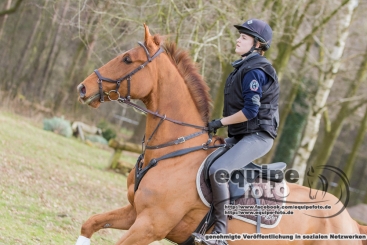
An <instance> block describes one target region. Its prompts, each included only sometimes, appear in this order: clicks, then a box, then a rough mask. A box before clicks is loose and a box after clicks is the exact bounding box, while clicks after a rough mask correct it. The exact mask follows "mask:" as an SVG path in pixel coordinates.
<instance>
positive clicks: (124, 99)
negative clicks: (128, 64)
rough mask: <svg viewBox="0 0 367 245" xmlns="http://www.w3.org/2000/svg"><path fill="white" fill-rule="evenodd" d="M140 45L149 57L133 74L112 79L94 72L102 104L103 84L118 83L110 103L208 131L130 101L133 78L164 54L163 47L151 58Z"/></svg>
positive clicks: (146, 50) (109, 93) (145, 48)
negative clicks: (124, 92) (124, 88)
mask: <svg viewBox="0 0 367 245" xmlns="http://www.w3.org/2000/svg"><path fill="white" fill-rule="evenodd" d="M138 44H139V45H140V46H141V47H142V48H143V49H144V51H145V54H146V55H147V61H145V62H144V63H143V64H142V65H140V66H138V67H137V68H135V69H134V70H133V71H132V72H130V73H128V74H127V75H125V76H123V77H121V78H119V79H116V80H114V79H111V78H107V77H103V76H102V75H101V74H100V73H99V71H98V69H95V70H94V73H95V74H96V75H97V77H98V80H97V83H98V87H99V96H100V99H99V101H100V102H101V103H103V102H104V93H103V88H102V82H109V83H116V88H115V89H113V90H110V91H109V92H108V93H106V94H107V97H108V99H109V100H110V101H117V102H119V103H124V104H127V105H129V106H131V107H133V108H135V109H137V110H139V111H141V112H143V113H145V114H151V115H153V116H156V117H159V118H161V119H163V120H167V121H170V122H172V123H175V124H179V125H181V126H188V127H192V128H196V129H201V130H203V131H208V128H207V127H203V126H199V125H194V124H190V123H185V122H181V121H177V120H174V119H172V118H168V117H166V115H161V114H159V113H158V112H153V111H151V110H148V109H146V108H143V107H141V106H139V105H137V104H135V103H133V102H131V101H130V99H131V96H130V87H131V85H130V83H131V77H132V76H133V75H134V74H136V73H137V72H138V71H140V70H141V69H143V68H144V67H145V66H147V65H148V64H149V63H150V62H152V60H154V59H155V58H157V57H158V55H160V54H161V53H163V52H164V49H163V48H162V47H159V49H158V51H157V52H156V53H155V54H154V55H153V56H151V55H150V53H149V51H148V49H147V47H146V46H145V45H144V43H142V42H138ZM124 80H126V81H127V95H126V97H122V96H121V95H120V93H119V92H118V90H119V88H120V86H121V83H122V82H123V81H124ZM111 93H115V94H117V96H118V98H117V99H112V98H111V96H110V95H111Z"/></svg>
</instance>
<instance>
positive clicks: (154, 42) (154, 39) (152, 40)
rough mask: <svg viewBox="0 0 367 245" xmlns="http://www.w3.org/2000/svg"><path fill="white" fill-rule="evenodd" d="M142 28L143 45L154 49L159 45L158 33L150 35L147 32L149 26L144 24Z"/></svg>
mask: <svg viewBox="0 0 367 245" xmlns="http://www.w3.org/2000/svg"><path fill="white" fill-rule="evenodd" d="M144 30H145V38H144V42H145V45H146V46H147V47H148V48H150V49H154V50H155V49H156V48H157V47H158V46H159V45H160V42H161V40H160V38H159V36H158V35H154V36H152V35H151V34H150V32H149V27H148V26H147V25H146V24H144Z"/></svg>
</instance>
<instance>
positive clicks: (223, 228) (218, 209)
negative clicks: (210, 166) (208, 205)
mask: <svg viewBox="0 0 367 245" xmlns="http://www.w3.org/2000/svg"><path fill="white" fill-rule="evenodd" d="M209 178H210V184H211V186H212V191H213V204H212V205H214V211H213V214H214V216H215V223H214V228H213V231H212V234H227V222H228V217H227V215H225V214H224V205H226V204H229V188H228V184H227V183H217V182H216V181H215V174H213V175H210V176H209ZM193 236H194V238H195V244H200V242H201V244H206V245H226V244H227V242H226V241H224V240H208V241H206V240H205V238H204V236H203V235H201V234H198V233H193Z"/></svg>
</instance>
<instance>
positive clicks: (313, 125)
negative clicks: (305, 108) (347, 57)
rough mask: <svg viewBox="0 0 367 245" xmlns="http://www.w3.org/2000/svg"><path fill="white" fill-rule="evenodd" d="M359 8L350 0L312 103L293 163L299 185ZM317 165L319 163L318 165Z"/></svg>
mask: <svg viewBox="0 0 367 245" xmlns="http://www.w3.org/2000/svg"><path fill="white" fill-rule="evenodd" d="M357 6H358V0H350V1H349V2H348V5H347V12H346V13H345V14H344V15H343V16H342V18H340V26H341V30H340V34H339V36H338V37H337V38H336V43H335V45H334V47H333V49H332V51H331V55H330V63H331V66H330V68H329V70H328V71H326V72H325V74H322V75H321V77H320V82H319V86H318V89H317V92H316V95H315V97H314V100H313V102H312V107H311V112H310V113H309V115H308V119H307V123H306V128H305V131H304V133H303V136H302V140H301V146H300V147H299V149H298V151H297V153H296V157H295V159H294V162H293V169H295V170H296V171H298V173H299V180H300V182H299V183H303V179H304V173H305V170H306V167H307V160H308V159H309V157H310V155H311V151H312V150H313V148H314V146H315V142H316V139H317V135H318V132H319V128H320V121H321V118H322V114H323V111H324V110H325V105H326V101H327V98H328V96H329V94H330V90H331V88H332V86H333V84H334V80H335V76H336V75H337V73H338V70H339V67H340V64H341V57H342V55H343V51H344V48H345V44H346V39H347V37H348V34H349V26H350V23H351V20H352V16H353V13H354V11H355V9H356V8H357ZM316 164H317V163H316Z"/></svg>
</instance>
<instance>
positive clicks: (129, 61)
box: [122, 56, 133, 64]
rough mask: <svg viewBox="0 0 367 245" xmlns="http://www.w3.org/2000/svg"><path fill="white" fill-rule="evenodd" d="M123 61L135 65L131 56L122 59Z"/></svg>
mask: <svg viewBox="0 0 367 245" xmlns="http://www.w3.org/2000/svg"><path fill="white" fill-rule="evenodd" d="M122 61H123V62H125V63H126V64H131V63H133V62H132V60H131V58H130V56H125V57H124V58H122Z"/></svg>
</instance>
